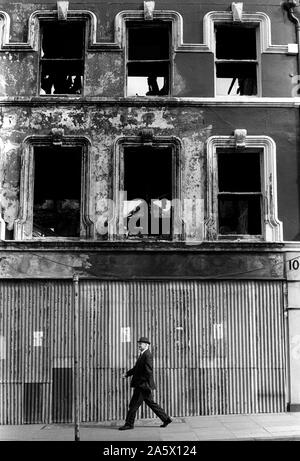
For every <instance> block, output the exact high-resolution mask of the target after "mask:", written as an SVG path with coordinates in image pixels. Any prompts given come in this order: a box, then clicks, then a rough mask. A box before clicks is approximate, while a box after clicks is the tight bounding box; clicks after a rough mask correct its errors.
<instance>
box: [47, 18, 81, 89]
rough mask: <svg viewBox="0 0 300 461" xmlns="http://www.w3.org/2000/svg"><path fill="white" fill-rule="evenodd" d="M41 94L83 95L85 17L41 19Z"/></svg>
mask: <svg viewBox="0 0 300 461" xmlns="http://www.w3.org/2000/svg"><path fill="white" fill-rule="evenodd" d="M40 29H41V32H40V82H39V94H40V95H65V94H68V95H81V94H82V93H83V80H84V57H85V35H86V27H85V21H82V20H78V21H76V20H73V21H47V20H43V21H41V22H40Z"/></svg>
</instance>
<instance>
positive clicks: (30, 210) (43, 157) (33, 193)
mask: <svg viewBox="0 0 300 461" xmlns="http://www.w3.org/2000/svg"><path fill="white" fill-rule="evenodd" d="M90 148H91V143H90V140H89V139H88V138H86V137H84V136H78V137H77V136H68V135H66V136H64V135H63V136H62V138H61V139H58V138H54V136H47V135H41V136H38V135H34V136H28V137H27V138H26V139H25V140H24V142H23V145H22V167H21V177H20V207H19V214H18V218H17V219H16V220H15V223H14V239H15V240H28V239H36V238H39V239H40V238H41V239H50V240H51V239H52V240H70V239H73V240H78V239H79V238H80V239H88V238H95V222H94V214H95V211H94V210H95V204H94V195H93V193H92V168H91V155H90ZM73 154H74V155H73ZM38 156H39V159H38V160H37V157H38ZM74 162H75V163H76V166H75V165H74ZM37 174H38V175H39V176H40V177H39V178H38V177H37ZM72 181H73V186H72V193H71V195H72V196H71V197H67V195H66V194H65V192H67V193H68V195H70V193H69V190H68V187H69V184H68V182H72ZM64 183H65V184H64ZM48 186H49V187H48ZM47 196H48V197H47ZM47 200H48V202H47ZM54 200H56V202H57V203H54ZM74 200H75V202H76V201H77V203H75V202H74ZM78 202H80V203H78ZM60 210H61V213H63V215H62V214H61V215H60V217H59V218H63V219H64V222H65V223H66V225H67V226H68V228H69V230H64V231H63V232H61V231H58V232H57V231H56V230H55V228H54V226H53V225H52V224H51V219H52V218H53V217H54V218H55V216H57V215H58V212H59V211H60ZM51 213H52V216H51ZM68 213H69V214H70V216H69V217H70V219H71V218H72V220H73V224H74V223H75V224H74V225H73V224H72V222H71V221H70V222H67V219H68ZM47 214H48V215H47ZM44 218H45V221H44V224H45V225H44V224H43V223H42V222H41V221H40V222H39V220H42V221H43V219H44ZM61 221H62V219H61ZM41 224H42V225H41ZM61 224H62V223H60V226H61ZM78 224H79V226H78ZM41 227H42V228H41ZM78 227H79V228H78ZM43 228H44V229H43ZM53 229H54V230H53ZM74 229H76V230H74Z"/></svg>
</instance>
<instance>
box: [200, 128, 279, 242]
mask: <svg viewBox="0 0 300 461" xmlns="http://www.w3.org/2000/svg"><path fill="white" fill-rule="evenodd" d="M241 132H242V133H241ZM245 132H246V130H235V132H234V136H211V137H210V138H208V140H207V206H206V213H207V215H206V218H205V224H206V229H205V234H206V239H207V240H217V239H218V231H217V216H218V200H217V181H218V179H217V171H218V161H217V149H218V148H222V149H226V148H231V149H232V148H236V147H237V140H238V142H242V147H243V152H244V149H247V148H248V149H249V152H253V150H260V151H262V156H263V161H262V194H263V203H264V209H263V213H264V214H263V220H262V221H263V222H262V226H263V234H262V240H263V241H265V242H282V241H283V233H282V223H281V221H279V219H278V215H277V179H276V178H277V174H276V144H275V142H274V140H273V139H272V138H270V137H269V136H247V134H246V136H245ZM240 136H242V139H243V141H241V138H240ZM243 152H241V155H243ZM237 238H238V237H237ZM249 238H251V236H249Z"/></svg>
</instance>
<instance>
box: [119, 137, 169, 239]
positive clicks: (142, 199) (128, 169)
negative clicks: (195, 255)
mask: <svg viewBox="0 0 300 461" xmlns="http://www.w3.org/2000/svg"><path fill="white" fill-rule="evenodd" d="M173 157H174V156H173V151H172V147H171V146H156V147H148V146H146V147H145V146H126V147H124V149H123V153H122V166H123V169H122V170H123V171H122V185H123V189H122V190H123V191H124V192H123V193H124V196H123V198H124V200H123V207H124V208H123V213H124V230H125V234H126V238H129V239H130V238H133V239H135V238H138V239H140V238H146V239H149V238H150V239H159V240H161V239H163V240H170V239H171V238H172V228H173V210H172V200H173V198H174V179H175V178H174V168H173V163H174V159H173ZM154 178H155V179H154Z"/></svg>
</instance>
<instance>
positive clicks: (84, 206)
mask: <svg viewBox="0 0 300 461" xmlns="http://www.w3.org/2000/svg"><path fill="white" fill-rule="evenodd" d="M58 130H59V129H58ZM56 145H57V146H62V147H72V146H74V147H81V148H82V171H81V211H80V216H81V217H80V219H81V229H82V228H84V230H85V232H84V235H81V236H80V237H55V238H54V237H42V240H74V239H75V240H79V239H80V238H84V239H85V238H94V232H95V231H94V222H93V214H94V211H93V210H94V207H93V193H92V190H91V187H92V180H91V174H92V173H91V155H90V146H91V142H90V140H89V139H88V138H87V137H84V136H69V135H63V134H60V135H59V136H58V137H56V136H54V135H53V134H52V135H49V136H43V135H41V136H38V135H34V136H28V137H27V138H25V140H24V141H23V144H22V162H21V165H22V166H21V178H20V209H19V216H18V218H17V219H16V221H15V226H14V239H15V240H28V239H33V237H32V226H33V187H34V177H33V175H34V148H35V147H47V146H48V147H50V146H56Z"/></svg>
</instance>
